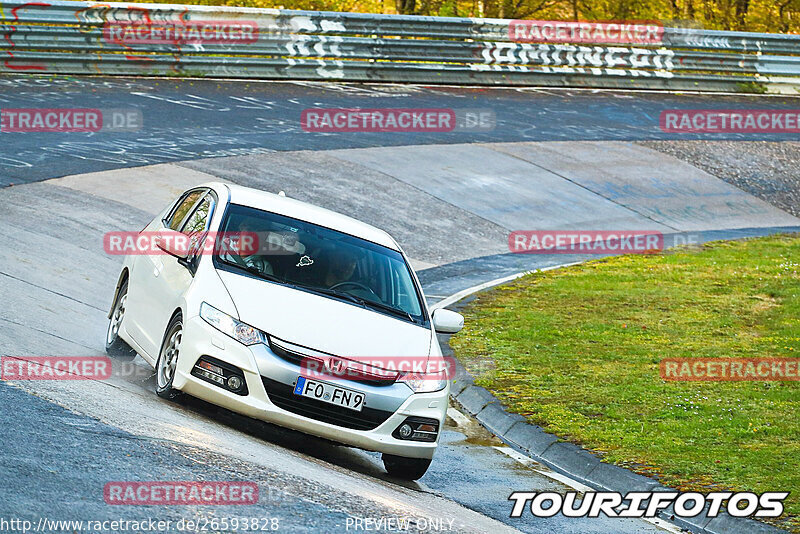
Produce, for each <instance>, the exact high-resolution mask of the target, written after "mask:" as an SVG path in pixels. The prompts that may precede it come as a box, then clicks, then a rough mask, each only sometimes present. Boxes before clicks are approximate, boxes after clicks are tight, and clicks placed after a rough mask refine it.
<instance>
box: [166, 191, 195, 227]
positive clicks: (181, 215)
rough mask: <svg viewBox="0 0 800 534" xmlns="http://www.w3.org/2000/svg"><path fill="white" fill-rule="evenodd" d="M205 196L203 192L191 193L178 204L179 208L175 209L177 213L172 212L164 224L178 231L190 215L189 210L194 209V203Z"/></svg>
mask: <svg viewBox="0 0 800 534" xmlns="http://www.w3.org/2000/svg"><path fill="white" fill-rule="evenodd" d="M202 194H203V191H202V190H197V191H191V192H190V193H188V194H187V195H186V196H185V197H183V199H182V200H181V201H180V202H179V203H178V207H177V208H175V211H173V212H172V215H170V217H169V219H167V220H166V221H164V224H165V225H166V226H167V228H170V229H172V230H178V229H180V227H181V223H183V220H184V219H185V218H186V215H187V214H188V213H189V210H190V209H192V206H194V203H195V202H197V199H199V198H200V195H202Z"/></svg>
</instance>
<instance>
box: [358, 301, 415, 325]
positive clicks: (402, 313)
mask: <svg viewBox="0 0 800 534" xmlns="http://www.w3.org/2000/svg"><path fill="white" fill-rule="evenodd" d="M364 302H365V304H366V305H367V306H370V307H373V308H378V309H379V310H381V311H385V312H388V313H393V314H394V315H397V316H400V317H405V318H407V319H408V320H409V321H411V322H412V323H414V324H417V319H416V318H415V317H414V316H413V315H411V314H410V313H408V312H407V311H405V310H401V309H400V308H395V307H394V306H389V305H388V304H384V303H383V302H375V301H374V300H364Z"/></svg>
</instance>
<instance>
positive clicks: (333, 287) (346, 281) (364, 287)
mask: <svg viewBox="0 0 800 534" xmlns="http://www.w3.org/2000/svg"><path fill="white" fill-rule="evenodd" d="M342 286H353V287H355V288H357V289H363V290H365V291H369V292H370V293H372V294H373V295H375V296H376V297H377V296H378V294H377V293H375V292H374V291H373V290H372V289H370V288H369V287H367V286H365V285H364V284H362V283H361V282H350V281H348V280H345V281H344V282H339V283H338V284H333V285H332V286H331V287H330V289H339V288H340V287H342Z"/></svg>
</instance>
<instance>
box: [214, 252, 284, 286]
mask: <svg viewBox="0 0 800 534" xmlns="http://www.w3.org/2000/svg"><path fill="white" fill-rule="evenodd" d="M220 261H221V262H222V263H224V264H226V265H232V266H234V267H238V268H239V269H241V270H243V271H247V272H248V273H250V274H253V275H255V276H257V277H258V278H263V279H264V280H269V281H270V282H277V283H279V284H284V285H287V286H291V287H295V286H294V285H293V284H291V283H289V282H287V281H286V280H283V279H282V278H278V277H277V276H275V275H274V274H269V273H265V272H263V271H262V270H261V269H259V268H258V267H253V266H251V265H247V264H246V263H243V264H239V263H236V262H234V261H230V260H224V259H221V258H220Z"/></svg>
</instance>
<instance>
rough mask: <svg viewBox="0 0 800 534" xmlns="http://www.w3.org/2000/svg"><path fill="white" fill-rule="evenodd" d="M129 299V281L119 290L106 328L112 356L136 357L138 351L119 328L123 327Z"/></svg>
mask: <svg viewBox="0 0 800 534" xmlns="http://www.w3.org/2000/svg"><path fill="white" fill-rule="evenodd" d="M127 300H128V281H127V280H126V281H125V282H123V283H122V285H121V286H120V288H119V291H117V298H116V300H115V301H114V308H113V309H112V310H111V318H110V319H109V320H108V329H107V330H106V352H107V353H109V354H111V355H112V356H118V357H127V358H131V359H132V358H135V357H136V352H134V350H133V349H132V348H131V347H130V346H129V345H128V344H127V343H125V340H123V339H122V338H121V337H120V336H119V329H120V328H121V327H122V319H123V318H124V317H125V303H126V302H127Z"/></svg>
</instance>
